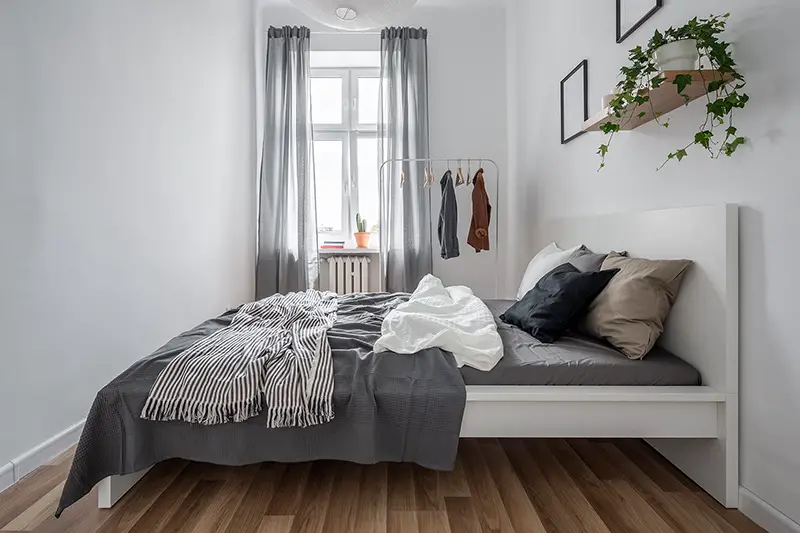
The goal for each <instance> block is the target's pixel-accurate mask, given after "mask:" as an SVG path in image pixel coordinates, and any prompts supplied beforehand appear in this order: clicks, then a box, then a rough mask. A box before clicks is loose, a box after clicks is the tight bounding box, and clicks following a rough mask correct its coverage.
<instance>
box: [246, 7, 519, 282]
mask: <svg viewBox="0 0 800 533" xmlns="http://www.w3.org/2000/svg"><path fill="white" fill-rule="evenodd" d="M428 4H429V2H423V3H422V4H421V5H418V6H416V7H415V8H414V9H413V11H412V13H411V15H410V16H409V17H408V19H407V20H404V21H398V24H399V25H400V24H401V25H408V26H423V27H425V28H427V29H428V63H429V65H428V68H429V90H430V121H431V155H432V156H433V157H458V156H462V157H463V156H470V155H472V156H475V157H488V158H492V159H495V160H496V161H497V163H498V164H499V166H500V172H501V174H502V175H501V179H502V180H503V182H504V183H503V186H502V187H501V197H500V198H495V192H494V184H495V181H494V180H495V179H496V177H495V175H494V171H492V172H489V170H488V169H489V168H490V167H489V166H487V174H486V177H487V187H488V188H489V194H490V196H491V197H492V200H493V204H494V205H495V207H496V209H495V212H494V214H493V217H494V218H493V222H495V221H497V220H500V221H501V224H502V225H501V251H500V254H501V257H504V255H503V254H505V253H506V250H507V249H508V248H509V247H510V243H509V242H508V241H506V240H505V236H506V235H505V231H504V228H505V224H506V223H507V219H508V211H507V209H506V206H507V205H509V197H510V195H511V194H512V193H513V191H512V190H511V187H509V186H507V185H506V181H507V180H509V179H510V177H509V174H508V146H507V130H506V124H507V122H506V102H507V91H506V88H507V86H506V80H507V77H506V36H505V27H506V13H505V9H504V7H503V5H502V4H501V5H497V6H491V7H485V6H484V7H481V6H479V5H466V6H463V5H458V6H455V7H446V6H436V5H434V6H429V5H428ZM260 19H261V23H262V27H261V28H262V29H264V28H267V27H269V26H270V25H273V26H282V25H286V24H291V25H294V24H303V25H306V26H308V27H310V28H311V29H312V31H315V32H318V31H322V32H331V31H332V30H331V28H327V27H324V26H321V25H319V24H316V23H315V22H313V21H312V20H310V19H308V18H307V17H305V16H304V15H303V14H301V13H300V12H299V11H297V10H296V9H294V8H292V7H291V6H284V5H272V3H270V2H268V1H265V2H264V5H263V6H262V9H261V17H260ZM259 35H260V36H261V39H262V41H261V42H260V43H259V44H258V46H259V48H260V49H263V47H264V42H263V31H260V32H259ZM337 37H339V36H330V35H317V36H314V34H313V33H312V48H315V49H322V48H325V49H337V47H339V44H338V43H342V42H344V43H345V44H343V45H342V47H341V48H339V49H346V48H344V46H348V47H350V48H348V49H364V47H365V46H372V47H374V49H378V48H379V46H380V39H379V37H378V36H376V35H361V36H352V35H349V36H346V37H340V38H338V39H337ZM345 38H346V39H347V41H346V42H345V41H342V39H345ZM261 68H262V69H263V67H261ZM261 78H262V76H259V77H258V78H257V79H259V80H260V79H261ZM259 90H261V88H259ZM434 168H435V170H436V174H437V185H436V187H435V188H434V189H433V191H432V193H433V194H432V198H433V207H434V211H435V213H434V242H435V243H436V242H437V241H436V234H435V224H436V221H437V220H438V209H439V205H440V198H441V193H440V190H439V189H438V178H439V177H441V175H442V174H443V173H444V171H445V170H446V169H447V167H446V165H444V164H440V165H439V166H436V167H434ZM456 169H457V165H453V166H452V170H453V172H455V171H456ZM475 170H476V169H475V168H474V167H473V172H474V171H475ZM466 171H467V168H466V165H465V166H464V172H466ZM471 192H472V189H471V188H470V189H469V190H467V189H466V187H461V188H459V189H458V205H459V222H460V224H459V226H460V227H459V231H458V236H459V244H460V249H461V257H460V258H457V259H451V260H448V261H443V260H441V259H439V257H438V256H439V254H438V246H435V248H436V249H435V252H436V253H435V255H436V257H437V260H436V264H435V266H434V273H435V274H436V275H438V276H440V277H441V278H442V279H443V280H444V282H445V283H447V284H465V285H468V286H470V287H472V288H473V289H474V290H475V291H476V293H477V294H479V295H481V296H489V297H493V296H494V293H495V281H494V275H493V273H494V270H495V258H496V256H495V253H496V251H491V252H489V253H486V252H482V253H481V254H480V255H478V254H476V253H475V251H474V250H473V249H472V248H470V247H469V246H468V245H467V242H466V240H467V232H468V230H469V220H470V217H471V215H472V203H471V200H470V194H471ZM493 235H494V234H492V246H495V247H496V243H495V242H494V236H493ZM499 264H500V266H501V267H503V266H504V265H505V264H507V261H506V260H505V259H503V260H501V261H500V262H499ZM499 277H500V278H501V284H502V282H504V281H505V276H503V275H500V276H499ZM501 287H502V285H501ZM515 290H516V287H514V288H513V289H511V292H510V293H511V294H513V291H515ZM501 292H504V293H509V291H507V290H503V289H502V288H501Z"/></svg>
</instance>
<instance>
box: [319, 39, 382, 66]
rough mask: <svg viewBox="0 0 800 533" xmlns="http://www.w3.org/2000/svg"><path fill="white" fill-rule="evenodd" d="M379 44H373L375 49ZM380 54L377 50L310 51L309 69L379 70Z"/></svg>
mask: <svg viewBox="0 0 800 533" xmlns="http://www.w3.org/2000/svg"><path fill="white" fill-rule="evenodd" d="M379 47H380V43H379V42H377V40H376V43H375V48H379ZM380 66H381V53H380V52H379V51H377V50H374V51H373V50H369V51H366V50H364V51H328V50H312V51H311V68H319V67H334V68H343V67H374V68H380Z"/></svg>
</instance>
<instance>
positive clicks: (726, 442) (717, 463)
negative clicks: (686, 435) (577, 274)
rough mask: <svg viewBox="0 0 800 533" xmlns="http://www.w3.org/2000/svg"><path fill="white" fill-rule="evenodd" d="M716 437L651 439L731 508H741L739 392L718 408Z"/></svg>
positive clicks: (709, 491) (685, 471)
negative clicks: (717, 431) (717, 433)
mask: <svg viewBox="0 0 800 533" xmlns="http://www.w3.org/2000/svg"><path fill="white" fill-rule="evenodd" d="M717 425H718V430H719V436H718V437H717V438H716V439H647V442H648V443H649V444H650V445H651V446H652V447H653V448H655V449H656V451H658V452H659V453H660V454H661V455H663V456H664V457H666V458H667V459H668V460H669V461H670V462H671V463H672V464H674V465H675V466H677V467H678V468H679V469H680V470H682V471H683V473H684V474H686V475H687V476H688V477H689V478H691V479H692V480H693V481H694V482H695V483H697V484H698V485H700V486H701V487H702V488H703V489H705V491H706V492H708V493H709V494H711V496H713V497H714V498H715V499H716V500H717V501H718V502H720V503H721V504H722V505H724V506H725V507H727V508H738V507H739V395H738V394H728V395H726V400H725V402H724V403H721V404H720V405H719V407H718V414H717Z"/></svg>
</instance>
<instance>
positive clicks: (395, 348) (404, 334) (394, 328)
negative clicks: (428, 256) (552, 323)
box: [375, 274, 503, 371]
mask: <svg viewBox="0 0 800 533" xmlns="http://www.w3.org/2000/svg"><path fill="white" fill-rule="evenodd" d="M426 348H441V349H442V350H446V351H448V352H451V353H452V354H453V356H454V357H455V359H456V362H457V363H458V366H459V368H460V367H462V366H464V365H467V366H471V367H472V368H476V369H478V370H484V371H488V370H491V369H492V368H494V365H496V364H497V362H498V361H499V360H500V359H501V358H502V357H503V342H502V341H501V340H500V335H499V334H498V333H497V326H496V325H495V322H494V318H493V317H492V313H491V311H489V308H488V307H486V304H485V303H483V301H481V299H480V298H478V297H477V296H475V295H474V294H473V293H472V290H470V289H469V288H468V287H461V286H458V287H445V286H444V285H443V284H442V281H441V280H440V279H439V278H437V277H435V276H432V275H430V274H428V275H427V276H425V277H424V278H423V279H422V281H420V282H419V285H418V286H417V289H416V290H415V291H414V294H412V295H411V298H410V299H409V300H408V302H405V303H402V304H400V305H398V306H397V307H396V308H395V309H393V310H392V311H391V312H389V314H388V315H386V318H385V319H384V320H383V325H382V326H381V337H380V339H378V341H377V342H376V343H375V353H380V352H395V353H401V354H413V353H417V352H419V351H421V350H424V349H426Z"/></svg>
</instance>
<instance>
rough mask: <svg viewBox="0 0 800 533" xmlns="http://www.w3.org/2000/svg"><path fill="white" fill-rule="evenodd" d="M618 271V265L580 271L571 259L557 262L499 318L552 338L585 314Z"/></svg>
mask: <svg viewBox="0 0 800 533" xmlns="http://www.w3.org/2000/svg"><path fill="white" fill-rule="evenodd" d="M617 272H619V269H618V268H615V269H610V270H601V271H600V272H581V271H580V270H578V269H577V268H575V267H574V266H573V265H571V264H570V263H565V264H563V265H560V266H557V267H556V268H554V269H553V270H551V271H550V272H548V273H547V274H545V275H544V276H543V277H542V279H540V280H539V282H538V283H537V284H536V286H535V287H534V288H533V289H531V290H530V291H528V293H527V294H526V295H525V297H524V298H522V300H520V301H518V302H517V303H515V304H514V305H512V306H511V307H510V308H509V309H508V311H506V312H505V313H504V314H502V315H500V320H502V321H503V322H506V323H507V324H511V325H513V326H517V327H518V328H520V329H522V330H523V331H526V332H528V333H529V334H531V335H533V336H534V337H536V338H537V339H539V340H540V341H542V342H545V343H552V342H555V341H556V340H558V339H559V338H560V337H561V336H562V335H564V333H566V331H567V330H568V329H569V328H570V327H571V326H573V325H575V323H576V322H577V321H578V320H579V319H580V318H581V317H582V316H583V315H584V313H585V312H586V310H587V308H588V307H589V304H591V303H592V301H594V299H595V298H597V296H598V295H599V294H600V293H601V292H602V291H603V289H605V288H606V285H608V282H609V281H611V278H613V277H614V275H615V274H616V273H617Z"/></svg>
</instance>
